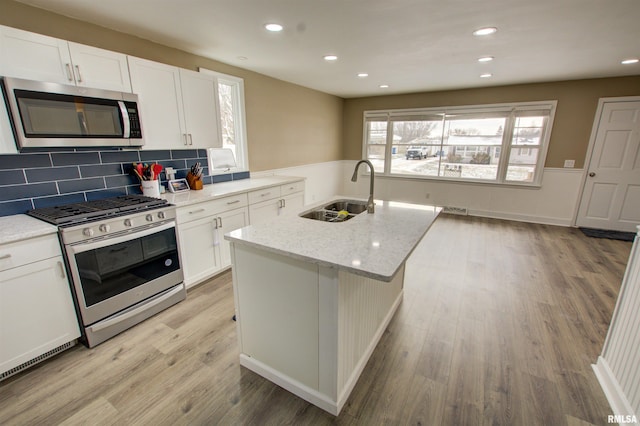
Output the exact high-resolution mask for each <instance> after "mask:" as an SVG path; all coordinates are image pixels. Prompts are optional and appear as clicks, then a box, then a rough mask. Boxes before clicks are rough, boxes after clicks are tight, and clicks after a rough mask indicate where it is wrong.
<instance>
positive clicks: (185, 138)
mask: <svg viewBox="0 0 640 426" xmlns="http://www.w3.org/2000/svg"><path fill="white" fill-rule="evenodd" d="M182 137H183V139H184V144H185V146H186V145H189V142H188V141H187V134H186V133H183V134H182Z"/></svg>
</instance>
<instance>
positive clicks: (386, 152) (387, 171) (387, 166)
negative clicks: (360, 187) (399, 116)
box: [384, 116, 393, 175]
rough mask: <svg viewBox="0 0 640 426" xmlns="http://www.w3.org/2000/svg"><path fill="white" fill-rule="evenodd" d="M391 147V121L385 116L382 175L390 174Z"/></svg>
mask: <svg viewBox="0 0 640 426" xmlns="http://www.w3.org/2000/svg"><path fill="white" fill-rule="evenodd" d="M392 147H393V121H392V120H391V117H390V116H387V142H386V144H385V147H384V174H385V175H389V174H391V160H392V158H391V152H392Z"/></svg>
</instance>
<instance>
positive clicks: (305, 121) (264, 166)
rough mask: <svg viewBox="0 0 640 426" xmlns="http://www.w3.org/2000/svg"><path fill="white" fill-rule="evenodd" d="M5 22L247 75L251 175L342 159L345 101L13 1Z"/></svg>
mask: <svg viewBox="0 0 640 426" xmlns="http://www.w3.org/2000/svg"><path fill="white" fill-rule="evenodd" d="M0 24H1V25H7V26H10V27H14V28H20V29H24V30H28V31H33V32H36V33H40V34H45V35H49V36H52V37H58V38H61V39H64V40H70V41H75V42H77V43H83V44H87V45H91V46H96V47H101V48H103V49H108V50H113V51H117V52H122V53H126V54H128V55H133V56H138V57H141V58H146V59H150V60H153V61H157V62H163V63H166V64H170V65H175V66H179V67H182V68H189V69H193V70H197V68H198V67H204V68H208V69H211V70H214V71H218V72H222V73H226V74H231V75H235V76H238V77H242V78H243V79H244V83H245V103H246V113H247V134H248V145H249V161H250V164H249V166H250V170H251V171H261V170H268V169H273V168H282V167H291V166H297V165H303V164H311V163H318V162H323V161H333V160H340V159H341V158H342V114H343V103H344V101H343V99H341V98H339V97H336V96H332V95H328V94H326V93H322V92H318V91H315V90H311V89H307V88H304V87H301V86H297V85H294V84H290V83H286V82H283V81H281V80H276V79H273V78H270V77H266V76H264V75H261V74H258V73H255V72H251V71H248V70H244V69H241V68H237V67H233V66H230V65H227V64H223V63H221V62H217V61H214V60H211V59H207V58H204V57H201V56H197V55H192V54H189V53H187V52H183V51H180V50H177V49H173V48H170V47H166V46H163V45H160V44H157V43H153V42H151V41H149V40H144V39H141V38H138V37H134V36H130V35H128V34H124V33H120V32H117V31H112V30H109V29H107V28H104V27H100V26H97V25H93V24H89V23H86V22H82V21H78V20H75V19H71V18H68V17H65V16H62V15H57V14H54V13H50V12H47V11H44V10H42V9H37V8H33V7H30V6H27V5H24V4H21V3H16V2H14V1H10V0H0Z"/></svg>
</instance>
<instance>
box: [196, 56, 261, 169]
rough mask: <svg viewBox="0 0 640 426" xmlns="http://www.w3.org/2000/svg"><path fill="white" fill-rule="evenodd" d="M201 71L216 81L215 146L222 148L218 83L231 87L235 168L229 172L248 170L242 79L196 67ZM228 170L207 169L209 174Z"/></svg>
mask: <svg viewBox="0 0 640 426" xmlns="http://www.w3.org/2000/svg"><path fill="white" fill-rule="evenodd" d="M198 71H199V72H201V73H205V74H209V75H212V76H214V77H215V81H216V88H215V92H216V104H217V106H218V115H219V117H216V118H217V119H218V122H219V123H220V125H219V126H218V137H219V138H220V146H219V147H216V148H224V146H223V135H222V116H221V113H222V111H221V107H220V96H219V85H220V84H221V83H222V84H227V85H229V86H231V87H232V95H231V96H232V99H233V100H232V103H233V107H234V108H233V121H234V136H235V145H236V148H235V151H236V152H235V157H236V168H235V169H233V170H232V171H231V172H233V173H237V172H246V171H249V149H248V146H247V115H246V109H245V101H244V79H243V78H241V77H236V76H233V75H229V74H223V73H221V72H217V71H212V70H209V69H206V68H198ZM229 173H230V172H228V171H222V170H221V171H212V170H209V175H220V174H229Z"/></svg>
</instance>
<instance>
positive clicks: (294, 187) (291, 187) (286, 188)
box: [280, 180, 304, 196]
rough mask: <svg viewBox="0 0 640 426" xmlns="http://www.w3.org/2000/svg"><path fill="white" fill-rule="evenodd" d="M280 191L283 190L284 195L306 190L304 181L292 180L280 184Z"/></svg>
mask: <svg viewBox="0 0 640 426" xmlns="http://www.w3.org/2000/svg"><path fill="white" fill-rule="evenodd" d="M280 191H281V192H282V196H285V195H289V194H293V193H294V192H300V191H304V181H303V180H301V181H298V182H292V183H288V184H286V185H281V186H280Z"/></svg>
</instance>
